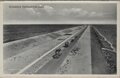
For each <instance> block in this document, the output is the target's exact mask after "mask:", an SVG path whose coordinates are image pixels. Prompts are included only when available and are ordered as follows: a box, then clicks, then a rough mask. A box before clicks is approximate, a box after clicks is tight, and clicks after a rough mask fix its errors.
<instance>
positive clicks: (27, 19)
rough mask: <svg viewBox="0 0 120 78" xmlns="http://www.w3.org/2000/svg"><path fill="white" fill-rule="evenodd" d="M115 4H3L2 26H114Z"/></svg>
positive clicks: (115, 17)
mask: <svg viewBox="0 0 120 78" xmlns="http://www.w3.org/2000/svg"><path fill="white" fill-rule="evenodd" d="M116 9H117V6H116V4H115V3H19V4H18V3H16V4H15V3H14V4H13V3H5V4H4V10H3V12H4V13H3V14H4V15H3V18H4V24H115V23H116V19H117V10H116Z"/></svg>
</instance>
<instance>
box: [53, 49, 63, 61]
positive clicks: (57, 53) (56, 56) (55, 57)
mask: <svg viewBox="0 0 120 78" xmlns="http://www.w3.org/2000/svg"><path fill="white" fill-rule="evenodd" d="M61 55H62V53H61V49H60V48H59V49H57V50H56V51H55V54H54V55H53V56H52V57H53V59H58V58H59V57H60V56H61Z"/></svg>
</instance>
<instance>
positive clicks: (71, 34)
mask: <svg viewBox="0 0 120 78" xmlns="http://www.w3.org/2000/svg"><path fill="white" fill-rule="evenodd" d="M64 35H72V34H69V33H66V34H64Z"/></svg>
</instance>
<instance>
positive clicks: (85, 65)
mask: <svg viewBox="0 0 120 78" xmlns="http://www.w3.org/2000/svg"><path fill="white" fill-rule="evenodd" d="M76 48H79V50H78V51H76V54H71V53H69V55H68V56H67V58H66V59H65V61H67V60H69V64H68V63H66V62H65V61H64V62H63V63H64V64H62V65H61V67H60V69H59V70H58V72H57V73H58V74H91V73H92V69H91V40H90V27H89V26H88V28H87V29H86V30H85V32H84V33H83V34H82V36H81V37H80V39H79V40H78V41H77V43H76V44H75V46H74V48H73V49H74V50H75V49H76Z"/></svg>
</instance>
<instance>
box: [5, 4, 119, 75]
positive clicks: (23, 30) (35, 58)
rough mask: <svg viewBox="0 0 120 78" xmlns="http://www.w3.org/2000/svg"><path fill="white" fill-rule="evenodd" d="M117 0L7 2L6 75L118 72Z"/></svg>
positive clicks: (113, 73)
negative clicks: (108, 0) (110, 0)
mask: <svg viewBox="0 0 120 78" xmlns="http://www.w3.org/2000/svg"><path fill="white" fill-rule="evenodd" d="M117 28H118V27H117V3H79V2H76V3H54V2H53V3H47V2H46V3H44V2H41V3H4V4H3V72H4V74H34V75H37V74H38V75H40V74H78V75H82V74H91V75H92V74H100V75H102V74H107V75H108V74H109V75H116V74H117Z"/></svg>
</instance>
